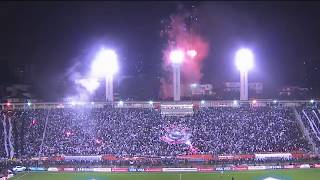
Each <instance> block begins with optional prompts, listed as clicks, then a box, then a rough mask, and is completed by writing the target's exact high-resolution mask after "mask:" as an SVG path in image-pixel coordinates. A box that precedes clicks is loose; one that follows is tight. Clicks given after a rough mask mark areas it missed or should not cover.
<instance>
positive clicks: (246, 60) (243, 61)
mask: <svg viewBox="0 0 320 180" xmlns="http://www.w3.org/2000/svg"><path fill="white" fill-rule="evenodd" d="M253 59H254V56H253V53H252V52H251V50H250V49H240V50H238V51H237V53H236V66H237V68H238V69H239V70H240V71H244V72H247V71H249V70H250V69H252V68H253Z"/></svg>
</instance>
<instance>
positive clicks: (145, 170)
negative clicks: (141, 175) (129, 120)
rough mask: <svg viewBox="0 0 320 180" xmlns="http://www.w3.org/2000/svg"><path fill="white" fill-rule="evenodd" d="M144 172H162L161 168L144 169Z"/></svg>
mask: <svg viewBox="0 0 320 180" xmlns="http://www.w3.org/2000/svg"><path fill="white" fill-rule="evenodd" d="M144 172H162V168H145V169H144Z"/></svg>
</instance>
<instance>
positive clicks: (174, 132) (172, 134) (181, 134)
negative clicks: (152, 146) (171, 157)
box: [160, 125, 191, 144]
mask: <svg viewBox="0 0 320 180" xmlns="http://www.w3.org/2000/svg"><path fill="white" fill-rule="evenodd" d="M190 137H191V131H190V129H188V128H186V127H183V126H174V125H171V126H168V127H165V128H164V136H162V137H160V139H161V140H163V141H165V142H167V143H168V144H190V143H188V142H190Z"/></svg>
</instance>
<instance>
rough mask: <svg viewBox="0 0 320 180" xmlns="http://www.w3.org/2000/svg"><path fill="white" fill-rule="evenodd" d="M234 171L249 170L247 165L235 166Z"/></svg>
mask: <svg viewBox="0 0 320 180" xmlns="http://www.w3.org/2000/svg"><path fill="white" fill-rule="evenodd" d="M233 170H234V171H247V170H248V166H247V165H239V166H234V167H233Z"/></svg>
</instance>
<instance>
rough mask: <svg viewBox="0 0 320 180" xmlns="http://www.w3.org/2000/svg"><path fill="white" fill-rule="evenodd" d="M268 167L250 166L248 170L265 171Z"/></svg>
mask: <svg viewBox="0 0 320 180" xmlns="http://www.w3.org/2000/svg"><path fill="white" fill-rule="evenodd" d="M265 169H267V167H266V166H248V170H265Z"/></svg>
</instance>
